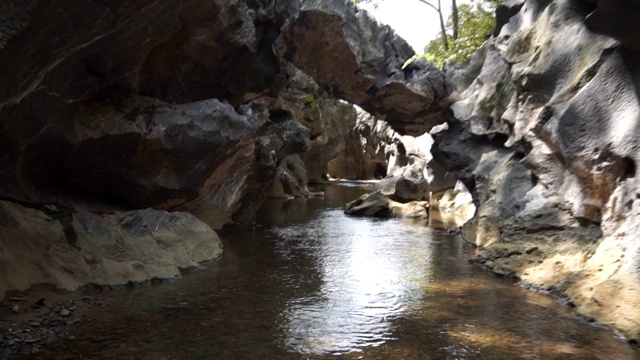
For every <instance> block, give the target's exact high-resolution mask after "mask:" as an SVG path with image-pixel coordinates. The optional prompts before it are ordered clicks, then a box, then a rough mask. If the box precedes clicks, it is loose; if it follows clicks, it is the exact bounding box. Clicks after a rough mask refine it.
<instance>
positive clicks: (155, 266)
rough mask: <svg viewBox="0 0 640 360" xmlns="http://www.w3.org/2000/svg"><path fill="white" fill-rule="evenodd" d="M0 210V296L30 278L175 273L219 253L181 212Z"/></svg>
mask: <svg viewBox="0 0 640 360" xmlns="http://www.w3.org/2000/svg"><path fill="white" fill-rule="evenodd" d="M0 214H1V215H2V216H1V217H0V219H1V220H0V221H1V222H2V223H1V225H2V226H0V235H1V237H2V239H3V241H2V248H1V250H2V251H0V294H4V293H5V292H6V291H8V290H25V289H27V288H28V287H29V286H30V285H31V284H34V283H49V284H53V285H55V286H57V287H58V288H61V289H65V290H76V289H77V288H78V287H80V286H83V285H85V284H87V283H93V284H97V285H110V286H111V285H126V284H128V283H130V282H143V281H147V280H152V279H173V278H179V277H180V269H186V268H191V267H197V266H200V265H199V264H200V263H201V262H203V261H207V260H212V259H216V258H217V257H219V256H220V254H221V252H222V245H221V242H220V239H219V238H218V236H217V234H216V233H215V231H213V230H212V229H211V228H210V227H209V226H207V225H206V224H204V223H203V222H201V221H199V220H198V219H196V218H195V217H194V216H193V215H190V214H188V213H184V212H167V211H161V210H153V209H143V210H137V211H126V212H113V213H101V214H95V213H91V212H88V211H83V210H81V211H73V210H71V209H68V208H64V207H59V206H55V205H49V206H46V207H43V208H41V209H36V208H33V207H28V206H24V205H20V204H16V203H11V202H6V201H0Z"/></svg>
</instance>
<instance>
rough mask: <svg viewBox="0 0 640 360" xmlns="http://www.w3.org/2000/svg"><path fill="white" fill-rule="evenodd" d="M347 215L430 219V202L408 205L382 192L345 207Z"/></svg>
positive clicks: (367, 195)
mask: <svg viewBox="0 0 640 360" xmlns="http://www.w3.org/2000/svg"><path fill="white" fill-rule="evenodd" d="M344 213H345V214H347V215H353V216H370V217H377V218H391V217H400V218H412V219H427V218H429V202H428V201H410V202H406V203H401V202H397V201H394V200H391V199H390V198H389V197H388V196H386V195H384V194H383V193H382V191H381V190H376V191H374V192H372V193H370V194H365V195H362V196H361V197H360V198H358V199H356V200H353V201H351V202H348V203H347V204H346V205H345V211H344Z"/></svg>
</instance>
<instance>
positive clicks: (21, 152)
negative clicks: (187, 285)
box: [0, 0, 310, 296]
mask: <svg viewBox="0 0 640 360" xmlns="http://www.w3.org/2000/svg"><path fill="white" fill-rule="evenodd" d="M298 8H299V3H298V2H297V1H278V2H276V3H273V4H270V5H269V6H264V5H263V4H262V2H244V1H241V2H230V1H226V0H218V1H198V0H184V1H175V2H173V1H172V2H157V3H148V2H136V3H133V2H105V1H57V2H46V1H24V2H23V1H5V2H3V3H2V4H0V13H1V15H0V23H1V24H0V30H1V31H0V33H1V35H0V66H2V69H3V71H2V74H0V80H1V81H2V83H3V87H2V89H0V199H3V200H6V202H7V204H22V205H15V206H18V207H20V206H22V207H24V209H22V210H16V209H13V208H12V210H11V211H8V210H7V211H5V212H3V213H2V215H0V218H2V220H1V221H2V224H3V225H2V226H0V232H2V233H3V241H2V244H0V247H1V249H0V252H2V253H3V254H9V253H10V254H12V255H11V256H12V257H11V258H10V259H6V258H3V259H2V261H0V266H7V268H6V269H7V271H9V273H11V274H16V273H21V272H23V270H24V273H25V274H28V276H26V277H25V278H19V277H17V278H14V279H6V278H3V279H1V280H2V281H3V284H7V285H6V286H8V287H4V288H2V289H0V296H2V295H3V290H7V289H9V288H24V287H25V286H28V284H29V283H30V282H51V283H54V284H57V285H59V286H60V287H63V288H67V289H69V288H74V287H75V286H77V285H78V284H82V283H86V282H96V283H101V284H113V283H126V282H127V281H143V280H144V279H149V278H156V277H157V278H162V277H175V276H176V275H177V274H179V273H178V270H177V269H178V268H181V267H185V266H187V267H188V266H193V265H194V264H196V263H197V262H200V261H204V260H209V259H213V258H216V257H217V256H218V255H219V248H216V249H217V250H215V251H213V250H211V251H210V250H207V249H206V248H204V247H202V246H200V244H201V243H204V239H209V240H210V242H211V244H213V245H211V249H213V247H215V246H217V245H216V244H218V245H219V242H217V237H215V232H214V231H213V230H212V229H211V228H209V227H208V226H210V227H213V228H219V227H221V226H222V225H224V224H225V223H229V222H231V221H234V222H240V223H250V222H252V221H253V216H254V214H255V211H256V209H257V208H258V207H259V205H260V204H261V202H262V200H263V199H264V198H265V197H266V196H267V192H268V190H269V189H270V188H271V184H272V182H273V179H274V177H275V175H276V167H277V162H276V161H275V160H276V159H283V158H285V157H286V156H287V155H290V154H294V153H299V152H303V151H305V150H306V149H308V148H309V146H310V143H309V132H308V130H307V129H306V128H304V127H303V126H302V125H301V124H300V123H299V122H298V121H297V119H295V118H294V117H293V116H291V114H290V113H289V112H287V111H286V110H284V109H281V108H280V107H279V106H278V105H279V104H278V102H277V97H278V94H279V92H280V90H281V89H282V88H283V87H284V86H285V85H286V84H287V81H288V74H287V73H286V71H284V69H283V67H282V60H281V59H280V58H279V57H278V56H277V55H276V54H274V52H273V49H272V45H273V44H274V42H275V40H276V39H277V38H278V36H279V29H280V28H281V26H282V24H283V23H284V22H285V20H287V19H288V18H290V17H292V16H296V15H297V13H298ZM7 206H9V205H7ZM12 206H13V205H12ZM51 206H53V207H56V208H57V207H60V208H64V209H68V211H69V212H70V213H71V214H73V215H72V216H71V217H70V218H69V219H71V220H69V221H70V222H71V224H72V225H69V226H67V225H65V226H67V227H65V228H64V229H62V230H61V229H60V228H59V227H58V226H57V225H56V222H55V221H52V224H51V226H50V229H49V233H47V230H46V227H45V226H44V223H46V221H44V220H43V221H40V223H43V224H42V226H41V227H39V228H38V230H37V231H38V235H39V236H38V239H36V237H35V236H27V235H29V234H24V233H22V232H24V231H26V230H25V229H27V228H29V227H30V226H31V225H30V223H29V222H30V221H32V220H33V221H36V222H37V221H39V220H38V219H47V216H49V215H48V214H49V213H47V212H46V211H45V212H42V211H41V209H46V208H48V207H51ZM166 211H172V212H171V213H167V212H166ZM180 211H188V212H190V213H193V214H196V215H197V216H198V217H199V218H200V219H202V220H204V221H205V222H206V225H205V224H204V223H201V222H199V221H198V220H196V219H195V218H193V217H192V216H191V215H189V214H186V213H181V212H180ZM12 214H13V215H12ZM15 214H21V215H15ZM158 217H164V218H165V219H164V220H162V219H157V218H158ZM129 218H131V219H137V220H135V222H141V223H145V222H147V223H149V224H152V223H153V224H161V223H162V224H161V225H162V226H159V227H158V226H156V227H148V228H147V229H145V230H144V232H145V234H142V233H140V234H138V233H136V232H135V231H133V230H135V229H129V228H128V227H127V226H129V225H131V224H133V223H131V221H133V220H127V219H129ZM65 221H66V220H65ZM83 222H91V224H93V225H95V226H96V227H97V228H99V229H101V230H100V231H99V232H98V233H96V232H95V231H94V230H92V229H93V228H92V227H91V226H93V225H91V226H85V224H84V223H83ZM74 224H75V225H74ZM70 226H71V227H70ZM131 226H133V225H131ZM72 227H73V228H77V230H76V231H75V232H74V234H76V235H74V237H77V238H78V239H80V240H78V241H79V242H80V241H81V242H83V245H82V246H81V245H78V246H76V245H73V244H71V243H67V242H66V241H67V240H65V237H64V236H62V235H61V234H63V235H65V234H66V232H67V231H70V230H69V229H71V228H72ZM189 228H192V229H191V230H189ZM83 229H84V230H83ZM85 230H86V231H85ZM3 231H5V232H3ZM83 231H85V232H83ZM96 231H97V230H96ZM136 231H137V230H136ZM189 231H193V232H194V234H193V235H190V233H189ZM107 232H110V233H109V234H108V233H107ZM171 234H173V235H171ZM5 235H6V236H5ZM205 235H206V236H205ZM120 238H122V239H127V240H126V241H124V240H122V241H121V240H118V239H120ZM154 239H155V240H157V245H153V244H154V243H153V242H152V240H154ZM163 239H164V240H163ZM211 239H213V240H211ZM155 240H154V241H155ZM214 240H215V241H214ZM49 241H50V242H52V243H53V242H55V243H56V244H57V245H56V249H57V250H56V251H55V252H50V253H46V248H45V249H43V250H42V251H37V252H34V256H33V257H31V258H29V257H28V254H22V253H21V251H22V250H24V251H27V249H35V248H38V247H44V246H45V245H44V244H48V243H49ZM96 241H97V242H98V243H100V244H105V246H107V245H108V244H110V243H114V245H113V246H114V249H115V250H113V251H116V250H117V251H120V252H121V253H118V254H116V255H117V256H118V257H117V259H116V258H115V256H116V255H114V254H115V253H110V252H109V251H111V250H109V251H106V250H105V251H102V250H100V251H98V250H99V249H98V250H96V247H95V246H94V245H92V244H93V242H96ZM123 241H124V242H123ZM65 244H66V245H65ZM127 244H129V245H127ZM172 244H173V245H172ZM214 245H215V246H214ZM65 246H66V247H67V248H65ZM109 246H111V245H109ZM154 246H155V248H154ZM190 246H191V247H193V249H195V250H194V251H196V252H199V253H198V254H194V253H187V250H185V249H188V248H189V247H190ZM118 249H119V250H118ZM181 249H182V250H181ZM138 250H140V251H138ZM142 250H144V251H142ZM201 250H202V251H201ZM147 252H148V253H149V254H151V255H148V256H147V255H146V254H147ZM38 254H39V255H42V256H44V257H38V256H39V255H38ZM14 257H15V258H14ZM22 257H24V259H23V260H24V261H17V259H18V260H19V259H22ZM45 257H46V259H48V260H44V259H45ZM149 257H155V258H157V259H156V260H151V259H150V258H149ZM85 258H87V259H90V260H87V261H85V260H83V259H85ZM27 260H28V261H27ZM47 261H48V262H50V263H52V264H53V265H51V266H42V267H41V268H40V271H31V270H33V269H34V268H35V267H36V266H37V264H38V263H39V262H47ZM154 261H155V262H154ZM119 262H121V263H122V264H120V263H119ZM96 264H98V265H96ZM109 264H111V265H113V264H115V265H113V267H111V265H109ZM127 264H128V265H127ZM94 265H95V266H94ZM134 265H135V266H134ZM20 266H24V268H23V269H22V270H21V269H20V268H19V267H20ZM60 269H62V270H60ZM64 269H66V270H64ZM67 270H68V271H67ZM65 271H66V272H65ZM4 274H7V272H3V276H4ZM60 274H62V275H60Z"/></svg>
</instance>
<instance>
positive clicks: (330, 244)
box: [32, 185, 638, 359]
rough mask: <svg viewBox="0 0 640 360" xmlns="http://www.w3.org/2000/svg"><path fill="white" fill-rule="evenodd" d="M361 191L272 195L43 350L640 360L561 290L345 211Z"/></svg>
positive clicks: (452, 241) (409, 226) (123, 354)
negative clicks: (246, 217) (211, 251)
mask: <svg viewBox="0 0 640 360" xmlns="http://www.w3.org/2000/svg"><path fill="white" fill-rule="evenodd" d="M365 191H366V189H364V188H360V187H355V186H334V185H330V186H328V187H327V189H326V196H325V197H324V198H310V199H296V200H288V201H284V200H268V201H267V203H266V204H265V205H264V206H263V208H262V209H261V210H260V213H259V215H258V222H257V226H256V227H254V228H245V229H239V228H233V229H226V230H225V231H222V232H221V233H220V234H221V238H222V239H223V243H224V253H223V257H222V258H221V259H220V261H217V262H213V263H210V264H207V265H206V266H205V269H203V270H200V271H196V272H193V273H189V274H185V275H184V277H183V279H182V280H180V281H176V282H173V283H168V284H162V285H158V286H147V287H142V288H136V289H131V290H124V291H115V292H109V293H103V294H100V296H101V297H102V298H104V299H105V302H106V303H107V306H106V307H104V308H96V309H93V310H91V311H90V312H89V313H88V314H87V316H89V317H90V318H91V321H90V322H83V323H81V324H79V325H78V326H77V327H76V328H75V329H74V332H73V335H74V337H75V338H74V339H72V340H61V341H59V342H57V343H54V344H53V345H52V346H49V347H47V348H44V349H43V350H42V353H40V354H39V355H33V357H32V358H41V359H50V358H55V359H76V358H80V359H96V358H113V359H126V358H131V359H334V358H346V359H635V358H638V352H637V351H636V350H634V349H633V348H632V347H630V346H629V345H627V344H626V343H625V342H623V341H622V340H620V339H618V338H616V337H615V335H614V334H613V332H612V331H611V330H607V329H604V328H601V327H598V326H595V325H593V324H589V323H588V322H587V321H585V320H582V319H580V318H579V317H577V316H576V315H575V313H574V312H572V309H571V308H569V307H566V306H562V305H560V304H559V303H558V302H557V300H556V299H554V298H552V297H550V296H548V295H545V294H541V293H536V292H533V291H528V290H525V289H522V288H521V287H519V286H517V284H515V283H514V282H513V281H512V280H509V279H503V278H499V277H496V276H494V275H492V274H490V273H487V272H485V271H483V270H482V269H480V268H479V267H477V266H473V265H471V264H469V262H468V259H469V258H471V257H473V255H474V249H473V248H472V247H471V246H468V245H465V244H464V243H463V242H462V240H461V239H460V238H459V237H458V236H455V235H451V234H449V233H448V232H447V231H445V230H439V229H436V228H433V227H428V226H425V225H426V224H425V221H421V222H417V221H407V220H399V219H391V220H380V219H369V218H355V217H348V216H345V215H344V214H343V205H344V203H345V202H347V201H349V200H353V199H355V198H357V197H358V196H359V195H360V194H362V193H364V192H365Z"/></svg>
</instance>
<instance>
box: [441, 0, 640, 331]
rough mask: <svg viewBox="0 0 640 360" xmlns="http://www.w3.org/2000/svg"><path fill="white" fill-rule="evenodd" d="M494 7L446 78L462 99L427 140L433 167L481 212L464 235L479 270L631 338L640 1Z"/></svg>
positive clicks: (636, 254) (638, 252)
mask: <svg viewBox="0 0 640 360" xmlns="http://www.w3.org/2000/svg"><path fill="white" fill-rule="evenodd" d="M502 7H503V9H502V11H501V13H502V18H500V19H499V29H498V32H497V36H495V37H494V38H493V39H491V40H490V42H489V43H488V44H487V45H486V46H485V48H484V49H483V50H482V52H481V53H480V54H481V55H480V56H481V58H480V57H477V58H475V59H472V60H471V61H470V62H469V64H468V65H469V67H467V68H466V69H461V68H459V66H457V67H456V68H449V69H448V71H447V75H448V76H449V77H450V78H451V79H452V83H453V84H455V85H456V86H458V88H457V90H458V91H459V92H460V93H461V97H462V100H461V101H458V102H456V103H454V104H453V105H452V110H453V114H454V115H455V119H451V121H450V124H449V129H448V130H446V131H443V132H439V133H437V134H434V140H435V143H436V144H437V146H435V147H434V148H435V150H434V158H435V159H436V160H438V161H439V162H440V163H442V164H444V165H446V166H447V167H448V168H449V169H450V170H452V171H456V172H457V173H458V174H459V176H460V178H461V179H462V180H463V181H464V182H465V184H466V185H467V186H468V187H469V189H470V190H471V191H472V192H473V195H474V201H475V203H476V205H478V210H477V215H476V218H475V219H474V220H473V221H472V222H471V223H470V224H467V226H465V228H464V229H463V235H464V237H465V239H467V240H468V241H470V242H472V243H474V244H476V245H479V246H481V251H480V252H479V256H478V258H477V259H476V260H477V261H478V262H479V263H482V264H483V265H484V266H486V267H487V268H490V269H492V270H493V271H495V272H498V273H502V274H506V275H511V276H516V277H518V278H520V279H522V280H523V281H524V282H525V283H528V284H531V285H533V286H536V287H540V288H544V289H548V290H554V291H557V292H559V293H561V294H562V295H563V296H567V297H568V298H569V299H570V301H571V302H573V303H575V305H576V306H577V310H578V311H579V312H581V313H583V314H586V315H588V316H591V317H594V318H596V319H597V320H598V321H601V322H603V323H606V324H608V325H611V326H614V327H617V328H619V329H621V330H622V331H623V332H624V333H625V334H626V335H628V336H630V337H632V338H634V339H638V338H640V325H639V324H640V318H639V317H638V314H640V312H639V311H638V309H640V296H638V294H639V293H640V277H639V276H638V272H637V269H638V265H639V264H640V241H638V239H640V221H639V220H638V219H639V218H638V214H639V213H640V203H638V201H637V195H636V194H637V193H638V190H639V189H640V182H639V181H638V176H637V164H638V163H639V161H640V157H639V155H638V154H639V152H638V148H640V140H639V139H640V137H639V134H640V95H639V94H640V92H638V88H640V65H639V64H640V55H639V53H638V52H637V51H635V50H633V49H634V48H635V46H637V41H636V40H634V39H635V36H636V35H637V33H636V32H635V30H634V29H636V28H637V15H634V14H636V13H635V11H636V7H637V4H635V5H631V4H630V2H625V1H570V0H555V1H542V2H541V1H529V0H527V1H507V2H505V4H503V6H502ZM623 9H625V10H623ZM605 14H607V15H611V16H609V17H606V19H605V17H603V16H604V15H605ZM614 14H615V16H613V15H614ZM630 19H634V21H629V20H630ZM589 29H593V30H596V31H598V32H601V33H603V34H608V35H612V36H615V37H616V39H614V38H610V37H606V36H603V35H598V34H596V33H594V32H592V31H590V30H589ZM473 71H475V76H476V79H475V80H474V81H473V82H471V84H470V85H469V82H468V81H467V79H469V78H470V75H471V73H472V72H473ZM612 294H615V296H612Z"/></svg>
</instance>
